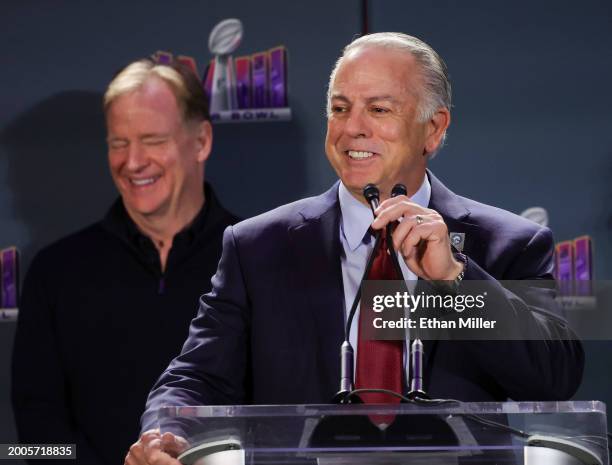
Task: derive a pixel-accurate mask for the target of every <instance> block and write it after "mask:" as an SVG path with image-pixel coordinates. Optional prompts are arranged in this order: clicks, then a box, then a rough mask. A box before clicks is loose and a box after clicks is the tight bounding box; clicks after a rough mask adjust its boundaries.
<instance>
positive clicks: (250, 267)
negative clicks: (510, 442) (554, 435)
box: [143, 172, 584, 430]
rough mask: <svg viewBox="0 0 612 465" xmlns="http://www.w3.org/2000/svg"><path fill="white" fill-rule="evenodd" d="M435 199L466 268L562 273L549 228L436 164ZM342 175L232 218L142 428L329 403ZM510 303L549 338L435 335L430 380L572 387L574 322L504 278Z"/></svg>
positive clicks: (489, 393) (338, 292) (444, 394)
mask: <svg viewBox="0 0 612 465" xmlns="http://www.w3.org/2000/svg"><path fill="white" fill-rule="evenodd" d="M428 175H429V178H430V182H431V187H432V191H431V201H430V205H429V207H430V208H432V209H434V210H437V211H438V212H439V213H440V214H441V215H442V216H443V218H444V220H445V221H446V223H447V225H448V229H449V231H453V232H464V233H465V234H466V240H465V245H464V253H465V255H466V256H467V257H468V265H467V269H466V273H465V278H464V279H479V280H492V281H494V280H498V279H500V280H501V279H504V280H510V279H512V280H518V279H547V278H551V270H552V263H553V239H552V235H551V232H550V230H549V229H547V228H542V227H540V226H538V225H537V224H535V223H532V222H530V221H528V220H525V219H523V218H520V217H518V216H516V215H514V214H511V213H509V212H506V211H504V210H500V209H498V208H494V207H491V206H487V205H484V204H481V203H478V202H474V201H473V200H469V199H466V198H464V197H460V196H458V195H455V194H454V193H452V192H451V191H450V190H448V189H447V188H446V187H445V186H444V185H443V184H442V183H441V182H440V181H439V180H437V179H436V178H435V177H434V176H433V175H432V174H431V173H430V172H428ZM339 221H340V206H339V202H338V185H337V184H336V185H334V186H333V187H332V188H331V189H330V190H329V191H327V192H325V193H324V194H322V195H320V196H318V197H313V198H307V199H303V200H300V201H297V202H295V203H292V204H289V205H285V206H282V207H279V208H277V209H275V210H272V211H270V212H267V213H264V214H263V215H260V216H258V217H255V218H252V219H249V220H246V221H243V222H241V223H239V224H237V225H235V226H233V227H232V226H230V227H229V228H228V229H226V231H225V235H224V238H223V253H222V257H221V260H220V262H219V268H218V270H217V273H216V274H215V276H214V277H213V279H212V285H213V286H212V291H211V292H210V293H209V294H206V295H204V296H202V297H201V299H200V310H199V313H198V316H197V317H196V318H195V319H194V320H193V322H192V324H191V328H190V331H189V337H188V339H187V341H186V342H185V345H184V347H183V350H182V353H181V355H180V356H178V357H177V358H176V359H174V360H173V361H172V363H171V364H170V366H169V367H168V369H167V370H166V371H165V372H164V373H163V375H162V376H161V378H160V379H159V381H158V382H157V384H156V386H155V387H154V389H153V390H152V392H151V394H150V396H149V400H148V402H147V411H146V412H145V414H144V416H143V430H146V429H148V428H150V427H152V426H153V425H154V424H155V414H156V410H157V409H158V408H159V407H161V406H162V405H210V404H242V403H254V404H296V403H329V402H330V401H331V399H332V397H333V396H334V394H335V392H336V391H337V390H338V388H339V376H340V357H339V348H340V345H341V343H342V341H343V332H344V328H343V325H344V312H345V310H344V308H345V307H344V302H343V285H342V272H341V265H340V253H341V244H340V239H339ZM498 297H500V301H501V305H500V307H501V308H498V311H499V312H501V313H500V315H501V314H504V313H505V314H512V315H513V316H520V317H521V318H522V319H523V322H524V323H526V324H527V326H529V327H532V328H533V329H534V331H537V332H538V333H539V334H542V339H549V340H543V341H531V342H524V341H523V342H521V341H465V342H457V341H453V342H449V341H439V342H435V341H426V346H425V350H426V360H425V363H424V365H425V383H426V384H425V387H426V388H427V391H428V392H429V393H430V394H431V395H432V396H434V397H440V398H455V399H460V400H463V401H493V400H496V401H503V400H506V399H507V398H512V399H515V400H545V399H549V400H553V399H566V398H568V397H570V396H571V395H572V394H573V393H574V392H575V390H576V389H577V387H578V385H579V383H580V379H581V377H582V369H583V362H584V355H583V351H582V347H581V345H580V343H579V342H576V341H552V340H550V339H552V337H551V336H552V335H554V334H558V333H559V332H561V333H562V332H564V331H569V330H567V329H566V328H564V327H563V325H560V324H559V323H557V322H555V321H554V320H551V319H547V318H545V317H541V316H535V315H533V314H532V313H531V312H530V311H529V309H528V307H527V305H526V304H525V303H524V302H522V301H521V300H520V299H518V298H513V297H512V295H509V294H508V293H506V292H505V291H504V290H503V288H501V286H499V296H498Z"/></svg>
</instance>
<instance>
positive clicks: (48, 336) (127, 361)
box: [13, 185, 237, 465]
mask: <svg viewBox="0 0 612 465" xmlns="http://www.w3.org/2000/svg"><path fill="white" fill-rule="evenodd" d="M205 193H206V194H205V195H206V202H205V204H204V207H203V208H202V210H201V211H200V212H199V213H198V215H197V216H196V218H195V219H194V220H193V222H192V223H191V224H190V225H189V226H188V227H187V228H185V229H184V230H183V231H181V232H179V233H178V234H177V235H176V236H175V237H174V240H173V243H172V249H171V250H170V252H169V255H168V261H167V264H166V270H165V272H164V273H162V271H161V264H160V260H159V254H158V252H157V250H156V249H155V246H154V245H153V243H152V241H151V240H150V239H149V238H148V237H146V236H144V235H143V234H141V233H140V232H139V230H138V229H137V228H136V226H135V224H134V223H133V222H132V220H131V219H130V218H129V216H128V214H127V212H126V210H125V208H124V206H123V203H122V202H121V200H120V199H118V200H117V201H116V202H115V204H114V205H113V206H112V207H111V209H110V210H109V212H108V214H107V215H106V217H105V218H104V219H103V220H102V221H100V222H98V223H96V224H94V225H92V226H89V227H88V228H86V229H84V230H82V231H80V232H77V233H76V234H73V235H71V236H69V237H66V238H64V239H62V240H60V241H58V242H56V243H55V244H53V245H51V246H49V247H47V248H45V249H44V250H42V251H41V252H40V253H39V254H38V255H37V256H36V257H35V258H34V260H33V262H32V264H31V266H30V269H29V270H28V273H27V275H26V278H25V282H24V287H23V293H22V297H21V304H20V311H19V321H18V325H17V333H16V336H15V347H14V354H13V406H14V410H15V418H16V422H17V429H18V433H19V441H20V442H21V443H38V444H43V443H46V444H49V443H76V444H77V463H79V464H89V463H92V464H94V463H95V464H113V465H115V464H120V463H123V459H124V457H125V454H126V453H127V450H128V448H129V446H130V444H132V443H133V442H134V441H135V440H136V439H137V438H138V432H139V420H140V415H141V414H142V411H143V410H144V404H145V401H146V398H147V394H148V392H149V390H150V388H151V387H152V385H153V384H154V382H155V381H156V379H157V378H158V377H159V375H160V374H161V373H162V371H163V370H164V369H165V368H166V366H167V365H168V363H169V362H170V360H171V359H172V358H173V357H174V356H176V355H177V354H178V353H179V352H180V350H181V347H182V344H183V342H184V340H185V339H186V337H187V332H188V328H189V323H190V321H191V319H192V318H193V317H194V316H195V314H196V311H197V308H198V298H199V296H200V295H201V294H203V293H206V292H208V291H209V290H210V279H211V277H212V275H213V274H214V272H215V271H216V269H217V264H218V261H219V258H220V256H221V244H222V236H223V231H224V229H225V228H226V227H227V226H228V225H230V224H234V223H235V222H237V218H236V217H235V216H233V215H232V214H230V213H229V212H228V211H226V210H225V209H224V208H223V207H222V206H221V204H220V203H219V201H218V200H217V199H216V197H215V195H214V193H213V191H212V189H211V188H210V186H209V185H206V187H205ZM36 463H37V464H40V463H41V462H40V460H37V461H36ZM53 463H54V464H55V465H58V463H59V462H58V461H57V460H54V461H53ZM70 463H72V464H74V463H75V462H74V461H70Z"/></svg>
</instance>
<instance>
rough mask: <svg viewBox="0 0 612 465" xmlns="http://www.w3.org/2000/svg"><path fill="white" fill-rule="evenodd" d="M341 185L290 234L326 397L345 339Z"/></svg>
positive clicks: (330, 391) (310, 209) (305, 212)
mask: <svg viewBox="0 0 612 465" xmlns="http://www.w3.org/2000/svg"><path fill="white" fill-rule="evenodd" d="M337 193H338V183H336V184H334V186H333V187H332V188H331V189H330V190H329V191H327V192H326V193H324V194H322V195H321V196H320V197H319V199H318V200H319V202H316V203H315V202H313V203H311V204H310V205H309V206H308V207H307V209H305V210H303V211H302V212H300V214H301V216H302V218H303V221H302V222H301V223H299V224H297V225H296V226H295V227H292V228H291V229H290V230H289V235H290V237H291V242H292V248H293V250H294V260H295V263H296V265H297V266H296V269H295V272H296V279H298V280H299V281H298V282H300V283H303V284H304V288H305V289H307V292H306V293H305V294H304V296H303V297H304V299H305V300H306V305H307V306H308V308H309V312H310V314H311V315H312V318H313V321H314V325H315V326H314V328H315V334H314V336H315V337H316V338H317V348H318V353H317V360H316V361H313V362H315V363H317V364H319V366H318V367H317V371H318V374H319V377H320V378H321V380H322V381H321V385H320V386H319V389H320V390H321V394H322V395H323V396H325V395H329V396H330V399H329V400H330V401H331V396H332V395H333V392H335V389H337V386H338V383H339V379H340V378H339V376H340V357H339V353H340V345H341V344H342V341H343V339H344V292H343V289H344V288H343V283H342V269H341V264H340V253H341V244H340V237H339V230H340V229H339V228H340V226H339V224H340V223H339V222H340V206H339V203H338V194H337Z"/></svg>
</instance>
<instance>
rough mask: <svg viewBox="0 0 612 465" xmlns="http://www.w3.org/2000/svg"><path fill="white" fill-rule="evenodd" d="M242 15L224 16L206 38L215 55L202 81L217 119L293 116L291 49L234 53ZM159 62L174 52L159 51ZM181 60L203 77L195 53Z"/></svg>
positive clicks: (263, 119)
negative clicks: (288, 58)
mask: <svg viewBox="0 0 612 465" xmlns="http://www.w3.org/2000/svg"><path fill="white" fill-rule="evenodd" d="M242 36H243V28H242V23H241V22H240V20H238V19H235V18H231V19H225V20H223V21H221V22H220V23H219V24H217V25H216V26H215V27H214V28H213V30H212V31H211V33H210V36H209V38H208V49H209V51H210V53H211V54H212V55H213V56H214V58H213V59H212V60H210V62H209V63H208V66H207V67H206V69H205V70H204V72H203V73H202V76H201V79H202V85H203V86H204V90H205V91H206V93H207V95H208V98H209V101H210V113H211V119H212V121H213V122H217V123H237V122H253V121H257V122H259V121H289V120H290V119H291V108H289V101H288V97H287V90H288V89H287V87H288V86H287V82H288V81H287V49H286V48H285V47H284V46H282V45H279V46H276V47H273V48H270V49H269V50H264V51H259V52H255V53H252V54H250V55H244V56H239V57H236V58H234V57H233V55H232V54H233V53H234V52H235V51H236V49H237V48H238V46H239V45H240V43H241V41H242ZM155 58H156V60H157V61H158V62H159V63H169V62H171V61H172V60H173V56H172V54H171V53H169V52H164V51H158V52H156V54H155ZM176 60H177V61H180V62H181V63H183V64H185V65H187V66H189V67H190V68H191V69H193V71H194V72H195V73H196V74H197V75H198V76H200V74H199V72H198V67H197V63H196V61H195V59H194V58H192V57H188V56H183V55H179V56H177V58H176Z"/></svg>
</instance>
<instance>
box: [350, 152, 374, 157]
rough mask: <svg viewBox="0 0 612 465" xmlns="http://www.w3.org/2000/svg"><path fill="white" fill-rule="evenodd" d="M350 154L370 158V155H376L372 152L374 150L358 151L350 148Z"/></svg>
mask: <svg viewBox="0 0 612 465" xmlns="http://www.w3.org/2000/svg"><path fill="white" fill-rule="evenodd" d="M348 155H349V157H351V158H357V159H363V158H370V157H372V156H374V153H372V152H357V151H355V150H349V151H348Z"/></svg>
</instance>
